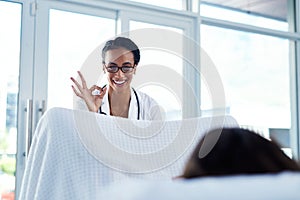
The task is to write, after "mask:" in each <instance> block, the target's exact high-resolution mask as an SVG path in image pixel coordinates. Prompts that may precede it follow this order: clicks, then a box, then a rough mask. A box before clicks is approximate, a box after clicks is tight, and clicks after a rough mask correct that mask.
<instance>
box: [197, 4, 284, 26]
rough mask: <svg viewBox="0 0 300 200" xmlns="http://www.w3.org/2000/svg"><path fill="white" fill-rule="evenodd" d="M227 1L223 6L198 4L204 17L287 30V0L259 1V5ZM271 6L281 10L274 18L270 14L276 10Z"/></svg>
mask: <svg viewBox="0 0 300 200" xmlns="http://www.w3.org/2000/svg"><path fill="white" fill-rule="evenodd" d="M208 2H210V1H208ZM241 2H242V1H241ZM273 2H276V1H273ZM227 3H228V4H227ZM227 3H226V2H225V3H224V4H225V6H223V5H221V4H220V5H218V6H212V5H211V4H206V3H205V2H203V3H202V4H201V5H200V14H201V16H204V17H210V18H215V19H220V20H226V21H232V22H237V23H243V24H249V25H254V26H259V27H263V28H270V29H276V30H281V31H288V30H289V23H288V20H287V13H288V12H287V1H277V3H278V5H277V4H276V5H273V4H272V2H267V3H266V2H265V1H261V5H260V4H259V3H258V5H256V7H255V6H254V5H249V6H248V7H247V5H245V4H246V3H245V2H244V3H240V4H241V5H236V4H237V3H236V1H235V4H232V5H231V4H230V3H229V2H227ZM279 4H280V5H279ZM282 4H283V5H282ZM226 6H228V7H226ZM263 6H264V7H263ZM272 6H274V9H275V8H276V9H279V11H280V12H283V14H281V16H278V17H276V18H275V17H274V16H272V14H273V13H276V11H274V10H272ZM255 10H257V11H255ZM251 11H253V12H251Z"/></svg>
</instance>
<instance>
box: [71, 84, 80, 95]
mask: <svg viewBox="0 0 300 200" xmlns="http://www.w3.org/2000/svg"><path fill="white" fill-rule="evenodd" d="M72 89H73V91H74V93H75V94H76V96H78V97H82V96H81V93H79V92H78V91H77V90H76V89H75V87H74V86H73V85H72Z"/></svg>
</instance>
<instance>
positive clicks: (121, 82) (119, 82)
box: [114, 81, 125, 85]
mask: <svg viewBox="0 0 300 200" xmlns="http://www.w3.org/2000/svg"><path fill="white" fill-rule="evenodd" d="M114 82H115V83H116V84H119V85H121V84H123V83H125V81H114Z"/></svg>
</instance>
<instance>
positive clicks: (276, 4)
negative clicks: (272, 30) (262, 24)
mask: <svg viewBox="0 0 300 200" xmlns="http://www.w3.org/2000/svg"><path fill="white" fill-rule="evenodd" d="M201 2H202V3H206V4H210V5H215V6H221V7H226V8H231V9H234V10H239V11H244V12H248V13H252V14H256V15H262V16H266V17H270V18H274V19H278V20H283V21H286V20H287V3H288V0H201Z"/></svg>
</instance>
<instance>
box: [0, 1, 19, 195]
mask: <svg viewBox="0 0 300 200" xmlns="http://www.w3.org/2000/svg"><path fill="white" fill-rule="evenodd" d="M21 9H22V7H21V5H20V4H15V3H8V2H3V1H0V29H1V31H0V66H1V67H0V69H1V73H0V195H1V196H0V199H9V198H11V197H12V198H14V190H15V169H16V143H17V142H16V140H17V105H18V93H19V63H20V60H19V55H20V28H21Z"/></svg>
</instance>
